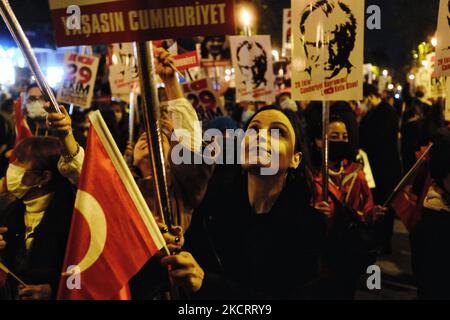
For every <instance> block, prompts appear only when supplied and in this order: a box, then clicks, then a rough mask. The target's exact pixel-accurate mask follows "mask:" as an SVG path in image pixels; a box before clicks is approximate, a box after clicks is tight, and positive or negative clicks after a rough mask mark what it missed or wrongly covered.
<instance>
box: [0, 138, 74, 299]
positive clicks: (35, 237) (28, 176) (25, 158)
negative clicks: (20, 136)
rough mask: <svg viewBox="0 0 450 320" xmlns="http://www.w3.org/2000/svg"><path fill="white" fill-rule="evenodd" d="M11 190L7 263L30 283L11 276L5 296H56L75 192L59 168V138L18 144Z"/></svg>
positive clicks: (5, 215)
mask: <svg viewBox="0 0 450 320" xmlns="http://www.w3.org/2000/svg"><path fill="white" fill-rule="evenodd" d="M14 155H15V157H16V160H15V161H14V162H13V163H12V164H10V165H9V167H8V171H7V173H6V190H7V191H8V192H10V193H11V194H13V195H14V196H15V197H16V198H17V200H16V201H15V202H13V203H12V204H10V205H9V206H8V207H7V208H6V209H5V210H4V212H2V221H0V226H1V228H0V229H1V231H2V233H3V238H4V241H5V244H4V246H3V247H0V250H1V251H0V255H1V258H2V261H3V262H4V263H5V265H6V266H8V267H9V268H10V269H11V271H12V272H14V273H15V274H17V275H18V276H19V277H20V278H21V279H22V280H23V281H24V282H25V283H26V284H27V286H17V282H16V281H15V280H14V279H12V278H8V281H7V283H6V286H5V287H4V288H3V289H0V292H3V293H2V294H3V298H4V299H16V298H19V299H23V300H47V299H53V298H55V296H56V292H57V288H58V284H59V279H60V274H61V268H62V264H63V259H64V253H65V249H66V241H67V236H68V233H69V229H70V222H71V216H72V211H73V206H74V200H75V192H74V189H73V188H72V186H71V184H70V183H69V181H67V180H66V179H65V178H63V177H62V176H61V175H60V173H59V172H58V168H57V163H58V160H59V158H60V156H61V146H60V143H59V141H58V139H56V138H51V137H31V138H26V139H24V140H22V141H21V142H20V143H19V144H18V145H17V146H16V148H15V150H14Z"/></svg>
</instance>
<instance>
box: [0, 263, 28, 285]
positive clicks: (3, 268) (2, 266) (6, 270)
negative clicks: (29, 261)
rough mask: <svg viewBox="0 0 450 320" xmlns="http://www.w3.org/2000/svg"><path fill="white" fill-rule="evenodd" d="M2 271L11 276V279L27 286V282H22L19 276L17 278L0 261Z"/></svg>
mask: <svg viewBox="0 0 450 320" xmlns="http://www.w3.org/2000/svg"><path fill="white" fill-rule="evenodd" d="M0 270H1V271H3V272H4V273H6V274H9V275H10V276H11V277H13V278H14V279H15V280H16V281H17V282H18V283H20V284H21V285H23V286H25V287H26V286H27V285H26V284H25V282H23V281H22V280H20V278H19V277H18V276H16V275H15V274H14V273H12V272H11V271H10V270H9V269H8V268H7V267H6V266H5V265H4V264H3V262H1V261H0Z"/></svg>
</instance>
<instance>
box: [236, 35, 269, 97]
mask: <svg viewBox="0 0 450 320" xmlns="http://www.w3.org/2000/svg"><path fill="white" fill-rule="evenodd" d="M230 46H231V57H232V61H233V67H234V70H235V76H236V100H237V102H240V101H265V102H266V103H273V102H274V101H275V89H274V83H275V75H274V74H273V61H272V45H271V41H270V36H251V37H247V36H233V37H230Z"/></svg>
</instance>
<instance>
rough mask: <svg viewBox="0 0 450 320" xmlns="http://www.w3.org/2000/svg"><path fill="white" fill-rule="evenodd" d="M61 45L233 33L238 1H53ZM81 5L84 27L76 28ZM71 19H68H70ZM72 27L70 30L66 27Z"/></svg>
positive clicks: (81, 24) (82, 24) (50, 0)
mask: <svg viewBox="0 0 450 320" xmlns="http://www.w3.org/2000/svg"><path fill="white" fill-rule="evenodd" d="M49 2H50V9H51V13H52V20H53V27H54V30H55V38H56V44H57V45H58V46H72V45H93V44H107V43H117V42H133V41H138V42H140V41H147V40H158V39H167V38H188V37H194V36H208V35H223V34H234V33H235V21H234V0H202V1H198V0H110V1H107V0H88V1H80V0H71V1H65V0H49ZM69 5H78V6H79V7H80V19H79V21H80V28H78V29H77V28H76V27H73V26H74V25H75V24H71V22H74V21H76V19H77V16H76V13H74V14H68V13H67V7H68V6H69ZM68 22H69V23H68ZM68 25H69V26H70V28H69V27H68Z"/></svg>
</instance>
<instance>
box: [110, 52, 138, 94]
mask: <svg viewBox="0 0 450 320" xmlns="http://www.w3.org/2000/svg"><path fill="white" fill-rule="evenodd" d="M110 54H111V62H110V63H111V65H110V67H109V85H110V87H111V94H112V96H114V97H118V98H120V97H122V96H125V97H128V96H129V95H130V91H134V92H139V91H140V90H139V89H140V87H139V70H138V66H137V59H136V57H135V55H134V47H133V44H132V43H115V44H113V45H111V46H110Z"/></svg>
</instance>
